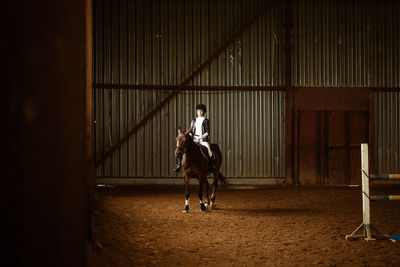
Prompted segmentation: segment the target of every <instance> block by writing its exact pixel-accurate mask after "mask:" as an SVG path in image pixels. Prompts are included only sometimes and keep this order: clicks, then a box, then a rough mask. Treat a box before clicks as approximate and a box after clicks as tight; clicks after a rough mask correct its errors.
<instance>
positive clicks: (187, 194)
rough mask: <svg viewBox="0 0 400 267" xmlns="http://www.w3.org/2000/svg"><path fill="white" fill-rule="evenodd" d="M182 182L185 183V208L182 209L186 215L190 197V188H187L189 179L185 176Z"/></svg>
mask: <svg viewBox="0 0 400 267" xmlns="http://www.w3.org/2000/svg"><path fill="white" fill-rule="evenodd" d="M183 179H184V182H185V191H186V194H185V207H184V208H183V211H182V212H183V213H188V212H189V197H190V188H189V177H188V176H187V175H184V176H183Z"/></svg>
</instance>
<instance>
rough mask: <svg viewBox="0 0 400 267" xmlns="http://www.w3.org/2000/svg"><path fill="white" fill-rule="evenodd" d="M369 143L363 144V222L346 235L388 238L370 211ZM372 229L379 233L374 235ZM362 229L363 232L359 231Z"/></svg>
mask: <svg viewBox="0 0 400 267" xmlns="http://www.w3.org/2000/svg"><path fill="white" fill-rule="evenodd" d="M368 155H369V154H368V144H361V185H362V188H361V189H362V206H363V223H362V224H361V225H360V226H359V227H358V228H357V229H356V230H355V231H354V232H353V233H352V234H351V235H346V239H357V238H364V240H367V241H369V240H376V238H377V237H379V238H386V236H384V235H380V234H379V232H378V231H377V230H376V229H374V227H373V225H371V213H370V194H369V164H368V163H369V160H368ZM371 229H374V230H375V232H376V233H377V234H376V235H375V236H374V237H372V233H371ZM359 231H362V234H357V232H359Z"/></svg>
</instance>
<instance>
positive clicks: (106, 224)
mask: <svg viewBox="0 0 400 267" xmlns="http://www.w3.org/2000/svg"><path fill="white" fill-rule="evenodd" d="M191 189H192V192H191V193H192V195H191V198H190V204H191V210H190V212H189V214H183V213H182V209H183V206H184V189H183V186H157V187H155V186H152V187H151V186H137V187H115V188H102V189H99V190H97V191H96V193H95V201H94V206H95V207H94V236H95V242H94V245H93V246H89V250H88V266H200V265H202V266H204V265H210V266H310V265H321V266H400V243H394V242H391V241H388V240H380V241H346V240H345V235H346V234H350V233H351V232H353V231H354V230H355V229H356V227H357V226H358V225H359V224H360V223H361V222H362V208H361V192H360V190H361V189H360V188H349V187H317V186H315V187H294V186H283V187H257V188H255V189H254V188H252V189H250V188H248V187H229V188H225V189H222V188H221V190H219V191H218V192H217V200H216V204H217V209H216V210H210V211H206V212H201V211H200V208H199V200H198V197H197V188H196V187H195V186H192V187H191ZM373 191H379V192H378V193H382V192H384V191H391V193H400V190H399V186H391V187H390V188H387V187H383V188H382V187H379V188H376V189H373ZM393 191H395V192H393ZM371 209H372V212H371V220H372V223H373V224H375V226H376V227H377V228H378V229H379V230H380V231H381V232H382V233H386V234H400V201H380V202H373V203H372V204H371Z"/></svg>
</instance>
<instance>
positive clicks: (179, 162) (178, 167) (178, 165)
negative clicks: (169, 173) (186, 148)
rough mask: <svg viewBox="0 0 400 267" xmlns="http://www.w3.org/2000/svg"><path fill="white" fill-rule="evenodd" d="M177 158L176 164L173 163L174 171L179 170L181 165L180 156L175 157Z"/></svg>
mask: <svg viewBox="0 0 400 267" xmlns="http://www.w3.org/2000/svg"><path fill="white" fill-rule="evenodd" d="M177 158H178V164H176V165H175V167H174V172H179V171H180V170H181V167H182V157H177Z"/></svg>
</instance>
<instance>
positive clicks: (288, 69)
mask: <svg viewBox="0 0 400 267" xmlns="http://www.w3.org/2000/svg"><path fill="white" fill-rule="evenodd" d="M291 9H292V6H291V0H286V1H285V90H286V99H285V106H286V114H285V115H286V120H285V129H286V134H285V136H286V159H285V177H286V183H293V184H294V183H297V181H294V176H293V153H294V152H293V151H294V148H293V87H292V40H291V39H292V16H291V15H292V14H291V13H292V10H291Z"/></svg>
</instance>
